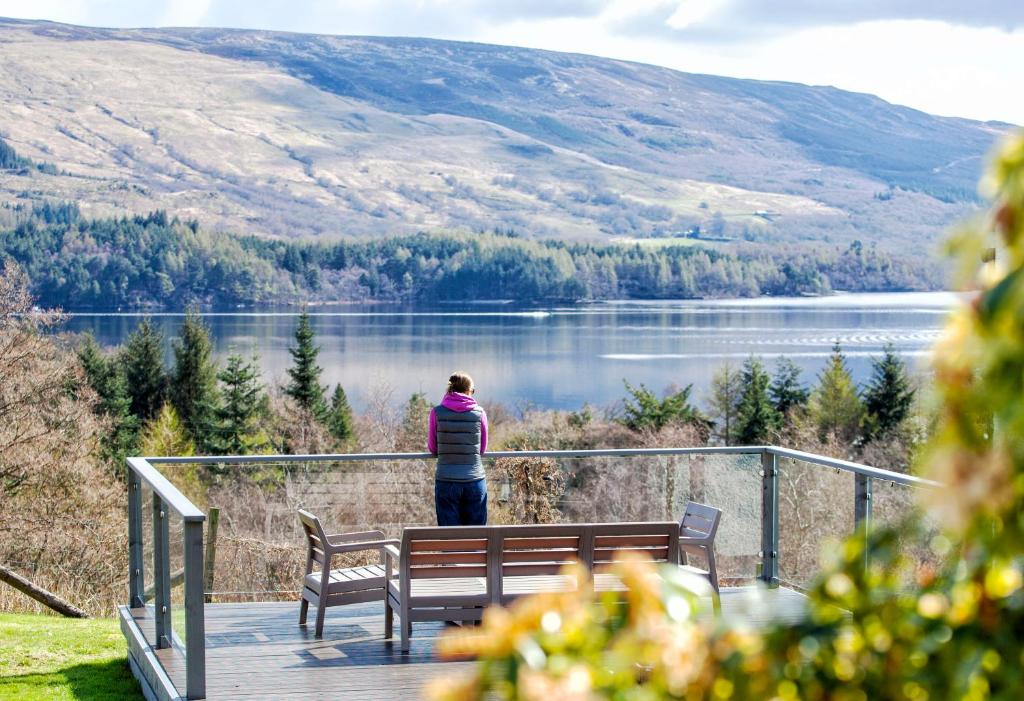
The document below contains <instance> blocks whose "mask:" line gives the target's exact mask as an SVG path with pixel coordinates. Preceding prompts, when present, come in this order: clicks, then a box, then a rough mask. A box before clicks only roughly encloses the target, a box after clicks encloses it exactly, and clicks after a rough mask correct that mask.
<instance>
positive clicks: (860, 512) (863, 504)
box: [853, 474, 873, 571]
mask: <svg viewBox="0 0 1024 701" xmlns="http://www.w3.org/2000/svg"><path fill="white" fill-rule="evenodd" d="M871 488H872V480H871V478H870V477H868V476H867V475H861V474H856V475H854V505H853V522H854V525H855V526H859V527H861V528H863V530H864V569H865V571H866V570H867V568H868V567H869V566H870V564H871V553H870V552H869V551H868V534H869V532H870V531H871V527H872V525H873V524H872V517H871Z"/></svg>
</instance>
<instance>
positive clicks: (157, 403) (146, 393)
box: [120, 318, 167, 422]
mask: <svg viewBox="0 0 1024 701" xmlns="http://www.w3.org/2000/svg"><path fill="white" fill-rule="evenodd" d="M162 346H163V335H162V334H161V333H160V332H159V331H158V330H157V329H156V327H155V326H153V323H152V322H151V321H150V320H149V319H148V318H146V319H143V320H142V323H140V324H139V325H138V327H137V328H136V329H135V331H133V332H132V333H131V335H130V336H128V341H127V342H126V343H125V345H124V346H123V347H122V348H121V353H120V364H121V367H122V368H123V369H124V379H125V381H126V382H127V385H128V387H127V389H128V396H129V398H130V399H131V412H132V414H134V415H135V416H136V417H138V418H139V420H140V421H141V422H146V421H149V420H150V419H152V418H153V417H155V416H156V415H157V412H159V411H160V407H161V406H163V403H164V399H165V397H166V395H167V373H166V372H165V370H164V359H163V347H162Z"/></svg>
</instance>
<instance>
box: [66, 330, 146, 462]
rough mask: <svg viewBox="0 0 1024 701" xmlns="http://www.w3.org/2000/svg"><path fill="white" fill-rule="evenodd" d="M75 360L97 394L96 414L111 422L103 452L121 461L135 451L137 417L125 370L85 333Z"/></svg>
mask: <svg viewBox="0 0 1024 701" xmlns="http://www.w3.org/2000/svg"><path fill="white" fill-rule="evenodd" d="M78 360H79V362H80V363H81V364H82V368H83V369H84V370H85V376H86V380H87V381H88V383H89V386H90V387H92V389H93V391H95V392H96V394H97V396H99V404H98V406H97V407H96V409H97V413H98V414H99V415H101V416H105V417H106V418H107V419H108V420H109V421H110V423H111V427H110V430H109V431H107V432H106V433H105V434H104V435H103V438H102V450H103V455H104V457H106V458H107V459H109V460H111V461H112V462H115V463H120V462H122V461H123V460H124V459H125V458H126V457H128V456H129V455H131V454H132V453H135V452H138V450H137V448H138V439H139V420H138V418H137V417H136V416H135V415H133V414H132V412H131V398H130V397H129V396H128V383H127V381H126V380H125V377H124V370H123V368H121V367H120V365H119V364H118V363H116V362H112V360H111V359H109V358H107V357H106V356H105V355H104V354H103V351H102V350H100V347H99V344H97V343H96V339H95V337H94V336H93V335H92V334H91V333H89V334H86V336H85V339H84V341H83V342H82V345H81V346H80V347H79V349H78Z"/></svg>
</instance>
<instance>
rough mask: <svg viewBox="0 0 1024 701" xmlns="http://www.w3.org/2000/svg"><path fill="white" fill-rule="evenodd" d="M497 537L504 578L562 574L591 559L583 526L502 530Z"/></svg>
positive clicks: (501, 528)
mask: <svg viewBox="0 0 1024 701" xmlns="http://www.w3.org/2000/svg"><path fill="white" fill-rule="evenodd" d="M494 537H495V538H496V539H497V541H498V545H497V548H496V551H495V555H496V556H497V557H498V558H499V560H498V561H500V562H501V575H502V577H530V576H536V575H550V574H560V573H561V571H562V569H563V568H564V567H565V566H566V565H568V564H570V563H573V562H586V561H587V560H588V559H589V558H588V555H587V552H588V550H589V541H588V531H587V527H586V526H584V525H573V524H566V525H563V524H550V525H548V524H545V525H536V526H501V527H496V529H495V535H494Z"/></svg>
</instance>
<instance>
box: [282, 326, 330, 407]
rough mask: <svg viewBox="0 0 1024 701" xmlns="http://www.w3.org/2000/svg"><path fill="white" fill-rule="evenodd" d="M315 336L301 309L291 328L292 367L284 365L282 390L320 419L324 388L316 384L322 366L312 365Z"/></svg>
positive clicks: (289, 350)
mask: <svg viewBox="0 0 1024 701" xmlns="http://www.w3.org/2000/svg"><path fill="white" fill-rule="evenodd" d="M315 337H316V334H315V333H314V332H313V326H312V325H311V324H310V322H309V314H307V313H306V312H302V314H301V315H300V316H299V325H298V327H297V328H296V329H295V347H289V348H288V352H289V353H291V356H292V366H291V367H290V368H288V376H289V377H290V378H291V381H290V382H289V383H288V385H287V386H286V387H285V389H284V393H285V394H286V395H288V396H289V397H291V398H292V399H294V400H295V402H296V403H297V404H298V405H299V406H300V407H302V408H303V409H305V410H306V411H308V412H309V413H311V414H312V415H313V416H315V417H316V418H318V419H323V418H325V416H326V414H327V403H326V401H325V400H324V389H325V388H324V387H322V386H321V385H320V373H321V372H323V369H322V368H321V367H320V366H319V365H317V364H316V357H317V355H319V354H320V347H319V346H317V345H315V344H314V343H313V340H314V338H315Z"/></svg>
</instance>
